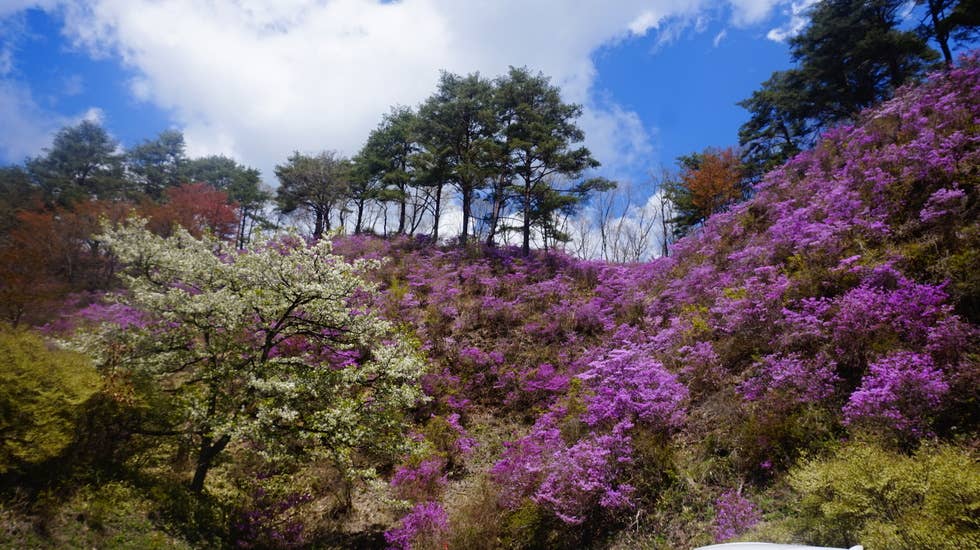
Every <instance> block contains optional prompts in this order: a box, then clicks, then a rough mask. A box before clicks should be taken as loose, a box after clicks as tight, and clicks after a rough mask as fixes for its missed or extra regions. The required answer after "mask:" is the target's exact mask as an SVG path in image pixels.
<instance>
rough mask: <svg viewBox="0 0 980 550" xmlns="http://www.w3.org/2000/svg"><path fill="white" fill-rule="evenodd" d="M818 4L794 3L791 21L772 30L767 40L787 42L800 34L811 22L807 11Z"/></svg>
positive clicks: (813, 0)
mask: <svg viewBox="0 0 980 550" xmlns="http://www.w3.org/2000/svg"><path fill="white" fill-rule="evenodd" d="M817 2H818V0H799V1H797V2H793V3H792V4H791V5H790V8H789V13H788V15H789V20H788V21H787V22H786V23H784V24H783V25H781V26H779V27H776V28H774V29H770V30H769V32H768V33H767V34H766V38H768V39H769V40H772V41H773V42H785V41H786V40H788V39H790V38H793V37H794V36H796V35H798V34H800V31H802V30H803V28H804V27H806V25H807V22H808V21H809V19H807V17H806V12H807V10H808V9H810V6H812V5H814V4H816V3H817Z"/></svg>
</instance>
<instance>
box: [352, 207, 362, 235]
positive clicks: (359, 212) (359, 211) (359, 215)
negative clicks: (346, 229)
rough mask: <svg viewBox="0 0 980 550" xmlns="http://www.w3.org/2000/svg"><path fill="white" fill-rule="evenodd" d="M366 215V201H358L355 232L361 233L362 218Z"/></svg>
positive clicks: (356, 233)
mask: <svg viewBox="0 0 980 550" xmlns="http://www.w3.org/2000/svg"><path fill="white" fill-rule="evenodd" d="M363 217H364V201H358V203H357V221H356V222H355V223H354V234H355V235H360V234H361V220H362V219H363Z"/></svg>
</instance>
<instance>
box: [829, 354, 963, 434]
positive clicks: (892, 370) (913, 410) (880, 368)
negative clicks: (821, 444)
mask: <svg viewBox="0 0 980 550" xmlns="http://www.w3.org/2000/svg"><path fill="white" fill-rule="evenodd" d="M948 390H949V384H948V383H947V382H946V381H945V380H944V379H943V373H942V372H941V371H940V370H939V369H937V368H936V364H935V362H934V361H933V359H932V357H930V356H929V355H925V354H921V353H913V352H904V351H903V352H896V353H892V354H889V355H887V356H885V357H882V358H880V359H878V360H877V361H875V362H873V363H871V365H869V367H868V374H867V376H865V377H864V379H863V380H862V381H861V386H860V387H859V388H858V389H857V390H856V391H855V392H854V393H852V394H851V397H850V399H849V400H848V403H847V405H846V406H845V407H844V421H845V423H848V424H854V423H875V424H878V425H883V426H886V427H889V428H892V429H894V430H896V431H898V432H902V433H908V434H910V435H912V436H922V435H926V434H927V433H928V426H929V417H930V416H931V414H932V411H934V410H936V409H937V408H938V407H939V405H940V404H941V402H942V399H943V397H945V395H946V393H947V391H948Z"/></svg>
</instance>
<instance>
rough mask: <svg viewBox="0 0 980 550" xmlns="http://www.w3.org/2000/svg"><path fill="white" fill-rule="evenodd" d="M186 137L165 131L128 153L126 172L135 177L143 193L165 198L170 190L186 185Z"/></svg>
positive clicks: (174, 131) (155, 197) (175, 132)
mask: <svg viewBox="0 0 980 550" xmlns="http://www.w3.org/2000/svg"><path fill="white" fill-rule="evenodd" d="M185 150H186V146H185V144H184V134H182V133H181V132H179V131H177V130H164V131H162V132H160V135H158V136H157V137H156V139H153V140H146V141H144V142H143V143H141V144H139V145H137V146H135V147H133V148H132V149H130V150H129V151H127V152H126V168H127V169H128V170H129V172H130V173H131V174H132V175H133V176H134V179H135V180H136V182H137V185H138V186H139V189H140V191H142V192H143V193H145V194H146V195H148V196H150V197H152V198H154V199H161V198H163V194H164V192H165V191H166V190H167V189H168V188H170V187H177V186H178V185H180V184H181V183H183V182H184V171H185V168H186V164H187V161H188V159H187V155H186V153H185Z"/></svg>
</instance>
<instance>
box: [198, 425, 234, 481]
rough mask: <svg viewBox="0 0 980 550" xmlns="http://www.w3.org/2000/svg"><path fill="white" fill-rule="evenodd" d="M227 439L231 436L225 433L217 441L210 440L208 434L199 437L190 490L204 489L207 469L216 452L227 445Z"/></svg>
mask: <svg viewBox="0 0 980 550" xmlns="http://www.w3.org/2000/svg"><path fill="white" fill-rule="evenodd" d="M229 441H231V436H229V435H227V434H226V435H223V436H221V437H220V438H218V440H217V441H214V440H212V439H211V437H210V436H205V437H203V438H202V439H201V450H200V451H198V453H197V466H196V467H195V468H194V479H193V480H192V481H191V491H193V492H195V493H198V494H200V493H201V491H203V490H204V479H205V478H206V477H207V475H208V470H210V469H211V464H212V463H213V462H214V457H216V456H218V453H220V452H221V451H223V450H224V449H225V447H226V446H228V442H229Z"/></svg>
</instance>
